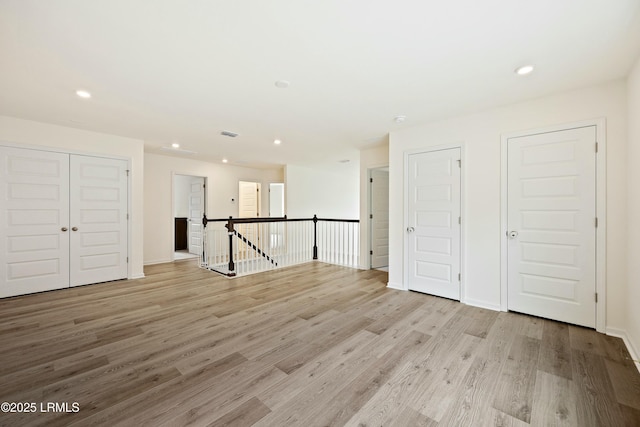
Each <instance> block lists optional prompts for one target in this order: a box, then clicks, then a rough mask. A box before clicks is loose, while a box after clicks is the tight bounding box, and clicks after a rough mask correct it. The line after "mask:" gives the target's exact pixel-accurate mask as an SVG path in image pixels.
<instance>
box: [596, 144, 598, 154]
mask: <svg viewBox="0 0 640 427" xmlns="http://www.w3.org/2000/svg"><path fill="white" fill-rule="evenodd" d="M597 152H598V143H597V142H596V153H597Z"/></svg>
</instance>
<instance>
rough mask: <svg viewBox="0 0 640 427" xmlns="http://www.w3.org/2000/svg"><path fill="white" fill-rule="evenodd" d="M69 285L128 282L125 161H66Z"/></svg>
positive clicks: (86, 158)
mask: <svg viewBox="0 0 640 427" xmlns="http://www.w3.org/2000/svg"><path fill="white" fill-rule="evenodd" d="M70 174H71V180H70V205H71V211H70V221H69V223H70V225H71V230H70V235H71V251H70V265H71V267H70V284H71V286H79V285H86V284H89V283H99V282H106V281H110V280H117V279H125V278H126V277H127V205H128V201H127V162H126V161H125V160H116V159H105V158H101V157H90V156H77V155H71V157H70Z"/></svg>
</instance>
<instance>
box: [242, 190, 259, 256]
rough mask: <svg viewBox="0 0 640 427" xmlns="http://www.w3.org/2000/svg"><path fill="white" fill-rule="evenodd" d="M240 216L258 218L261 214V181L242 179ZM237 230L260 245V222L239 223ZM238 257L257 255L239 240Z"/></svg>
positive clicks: (253, 242) (250, 240)
mask: <svg viewBox="0 0 640 427" xmlns="http://www.w3.org/2000/svg"><path fill="white" fill-rule="evenodd" d="M238 194H239V197H238V199H239V200H238V216H239V217H240V218H257V217H259V216H260V183H258V182H247V181H240V182H239V186H238ZM236 230H237V231H238V233H240V234H241V235H242V236H243V237H244V238H245V239H247V240H248V241H249V242H251V243H252V244H254V245H256V246H258V247H260V226H259V224H238V225H236ZM237 247H238V251H239V255H238V258H248V257H252V256H254V255H255V253H254V252H253V251H252V250H250V247H249V246H248V245H246V244H244V243H242V242H240V241H238V246H237Z"/></svg>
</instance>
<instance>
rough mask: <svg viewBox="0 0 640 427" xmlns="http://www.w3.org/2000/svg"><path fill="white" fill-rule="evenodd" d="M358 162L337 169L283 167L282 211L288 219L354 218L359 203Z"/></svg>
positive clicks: (357, 211)
mask: <svg viewBox="0 0 640 427" xmlns="http://www.w3.org/2000/svg"><path fill="white" fill-rule="evenodd" d="M358 163H359V162H350V163H346V164H344V165H340V166H341V167H340V168H339V170H325V169H311V168H307V167H303V166H296V165H287V166H286V167H285V189H284V190H285V193H286V196H285V207H286V208H285V212H286V214H287V216H288V217H289V218H311V217H313V215H314V214H315V215H318V217H324V218H341V219H357V218H358V214H359V210H360V208H359V204H360V193H359V191H360V187H359V178H358V174H359V166H358Z"/></svg>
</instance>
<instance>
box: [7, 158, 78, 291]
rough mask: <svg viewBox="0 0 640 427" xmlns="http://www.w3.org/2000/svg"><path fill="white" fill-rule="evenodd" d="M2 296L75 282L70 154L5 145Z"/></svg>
mask: <svg viewBox="0 0 640 427" xmlns="http://www.w3.org/2000/svg"><path fill="white" fill-rule="evenodd" d="M0 167H1V172H0V174H1V176H0V200H2V207H1V208H0V236H2V248H1V249H0V251H1V252H0V253H2V261H1V262H0V297H8V296H13V295H22V294H28V293H33V292H41V291H47V290H51V289H59V288H66V287H68V286H69V233H70V230H69V229H70V227H69V222H68V220H69V156H68V155H67V154H60V153H50V152H46V151H37V150H27V149H21V148H10V147H0Z"/></svg>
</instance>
